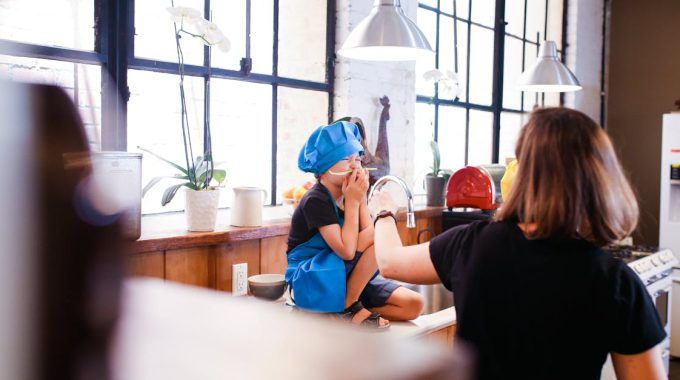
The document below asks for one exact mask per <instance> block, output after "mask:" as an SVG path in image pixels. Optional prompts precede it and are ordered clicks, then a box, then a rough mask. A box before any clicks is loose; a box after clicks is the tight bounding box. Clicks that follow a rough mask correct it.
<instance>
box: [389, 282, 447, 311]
mask: <svg viewBox="0 0 680 380" xmlns="http://www.w3.org/2000/svg"><path fill="white" fill-rule="evenodd" d="M397 282H398V283H399V284H400V285H401V286H403V287H405V288H408V289H411V290H413V291H414V292H417V293H419V294H420V295H422V296H423V299H424V301H425V305H424V307H423V312H422V313H421V315H426V314H432V313H436V312H438V311H440V310H444V309H448V308H450V307H451V306H453V293H451V292H450V291H449V290H448V289H446V288H445V287H444V285H442V284H434V285H416V284H409V283H404V282H399V281H397Z"/></svg>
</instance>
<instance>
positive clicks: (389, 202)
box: [368, 190, 397, 216]
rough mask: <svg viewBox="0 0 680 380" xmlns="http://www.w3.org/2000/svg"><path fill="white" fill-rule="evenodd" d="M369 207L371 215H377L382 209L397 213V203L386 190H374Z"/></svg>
mask: <svg viewBox="0 0 680 380" xmlns="http://www.w3.org/2000/svg"><path fill="white" fill-rule="evenodd" d="M368 209H369V210H370V211H371V215H373V216H375V215H376V214H377V213H379V212H380V211H382V210H386V211H391V212H392V213H393V214H395V215H396V213H397V204H396V203H394V200H393V199H392V197H391V196H390V193H388V192H387V191H385V190H378V191H375V192H373V196H372V197H371V200H370V202H368Z"/></svg>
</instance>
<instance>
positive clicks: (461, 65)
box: [456, 21, 468, 101]
mask: <svg viewBox="0 0 680 380" xmlns="http://www.w3.org/2000/svg"><path fill="white" fill-rule="evenodd" d="M456 33H457V34H458V43H457V46H458V83H459V84H460V91H459V94H460V96H459V98H460V100H461V101H467V95H466V93H465V86H466V85H467V81H466V78H467V55H468V51H467V48H468V42H467V41H468V40H467V36H468V24H467V23H465V22H463V21H457V22H456Z"/></svg>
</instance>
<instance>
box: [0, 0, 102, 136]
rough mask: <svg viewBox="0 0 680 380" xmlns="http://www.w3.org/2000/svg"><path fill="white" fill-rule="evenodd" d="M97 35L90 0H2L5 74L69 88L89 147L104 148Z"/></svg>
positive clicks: (0, 59)
mask: <svg viewBox="0 0 680 380" xmlns="http://www.w3.org/2000/svg"><path fill="white" fill-rule="evenodd" d="M57 23H58V24H59V25H60V27H55V25H57ZM63 25H69V27H63ZM29 26H30V27H29ZM94 35H95V33H94V2H93V1H91V0H87V1H85V0H53V1H48V2H45V1H40V0H4V1H2V2H0V78H2V79H6V80H16V81H23V82H28V83H42V84H53V85H58V86H60V87H61V88H63V89H64V90H66V92H67V93H68V94H69V95H70V96H71V98H72V99H73V101H74V103H75V104H76V105H77V107H78V110H79V111H80V115H81V117H82V119H83V122H84V124H85V131H86V133H87V137H88V140H89V143H90V146H91V147H92V148H93V149H99V147H100V138H101V137H100V130H101V96H100V93H101V62H102V56H101V55H99V54H97V53H95V51H94V48H95V43H94Z"/></svg>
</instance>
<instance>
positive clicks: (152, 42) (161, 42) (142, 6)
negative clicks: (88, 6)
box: [135, 0, 229, 65]
mask: <svg viewBox="0 0 680 380" xmlns="http://www.w3.org/2000/svg"><path fill="white" fill-rule="evenodd" d="M175 5H176V6H180V5H181V6H183V7H190V8H194V9H196V10H198V11H200V12H201V14H203V0H182V2H181V4H180V3H179V2H176V3H175ZM168 7H170V2H166V1H162V2H161V1H135V56H137V57H143V58H149V59H156V60H161V61H168V62H177V47H176V45H175V29H174V27H173V22H172V19H171V18H170V13H168V11H167V8H168ZM218 25H219V26H220V28H222V31H224V29H223V25H221V24H218ZM184 27H185V28H186V29H187V30H190V31H191V32H195V29H193V27H192V25H191V24H190V23H187V24H185V25H184ZM177 28H180V24H179V23H178V24H177ZM227 37H229V36H227ZM180 41H181V47H182V52H183V54H184V63H186V64H192V65H203V46H204V45H203V43H202V42H201V41H200V40H199V39H198V38H193V37H190V36H187V35H183V37H182V38H181V39H180ZM213 50H214V52H215V55H218V54H222V53H221V52H220V53H218V51H219V49H213Z"/></svg>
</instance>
